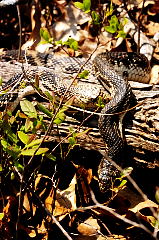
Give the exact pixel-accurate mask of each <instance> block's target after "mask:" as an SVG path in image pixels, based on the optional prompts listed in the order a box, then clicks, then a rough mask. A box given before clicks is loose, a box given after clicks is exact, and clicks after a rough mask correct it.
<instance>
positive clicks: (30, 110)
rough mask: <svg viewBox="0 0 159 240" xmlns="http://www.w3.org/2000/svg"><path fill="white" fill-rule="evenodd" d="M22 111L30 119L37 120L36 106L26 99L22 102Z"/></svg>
mask: <svg viewBox="0 0 159 240" xmlns="http://www.w3.org/2000/svg"><path fill="white" fill-rule="evenodd" d="M20 106H21V109H22V111H23V112H24V113H25V114H26V115H27V116H29V117H30V118H37V112H36V109H35V107H34V105H33V104H32V103H31V102H29V101H28V100H26V99H24V100H22V101H20Z"/></svg>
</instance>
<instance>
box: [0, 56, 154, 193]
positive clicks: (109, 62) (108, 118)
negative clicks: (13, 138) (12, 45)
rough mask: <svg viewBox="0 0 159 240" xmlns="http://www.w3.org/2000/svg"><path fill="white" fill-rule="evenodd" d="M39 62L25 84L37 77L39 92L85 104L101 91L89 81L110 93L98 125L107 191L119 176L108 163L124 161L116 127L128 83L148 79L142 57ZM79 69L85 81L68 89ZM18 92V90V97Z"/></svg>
mask: <svg viewBox="0 0 159 240" xmlns="http://www.w3.org/2000/svg"><path fill="white" fill-rule="evenodd" d="M11 55H12V54H11ZM40 58H41V59H42V61H40V63H42V64H41V65H42V66H40V67H38V68H35V67H34V68H33V69H31V70H29V73H27V76H28V77H27V79H26V82H27V84H29V83H28V80H32V79H34V78H35V77H36V74H38V77H39V81H40V84H41V86H40V88H44V89H46V90H53V91H55V92H56V93H57V94H59V95H63V94H65V92H67V94H66V97H68V98H69V97H72V96H76V97H77V99H78V100H79V101H80V100H81V101H85V102H86V101H87V100H89V101H91V100H92V99H95V98H96V97H98V96H99V93H100V87H99V86H97V85H96V84H92V83H90V82H91V81H92V79H93V81H94V82H95V81H96V82H97V81H99V82H100V83H102V85H104V86H106V85H109V86H111V87H112V89H113V90H112V99H111V100H110V101H109V103H108V104H106V105H105V107H104V108H103V109H102V111H101V115H100V117H99V122H98V125H99V131H100V134H101V136H102V138H103V141H104V142H105V143H106V145H107V147H108V154H107V157H103V159H102V160H101V163H100V165H99V169H98V175H99V185H100V189H101V191H103V192H105V191H106V190H107V189H109V186H110V183H111V180H112V179H114V177H116V176H117V175H118V174H119V172H118V170H116V168H115V167H114V166H113V164H112V163H111V162H110V161H109V160H110V159H112V160H113V161H114V162H116V163H117V164H119V165H121V164H122V163H123V161H124V160H125V159H124V154H123V153H124V148H125V143H124V140H123V136H122V130H121V129H120V128H119V125H120V120H121V119H122V117H123V115H124V111H125V110H127V109H128V108H129V106H130V102H131V100H132V98H133V94H132V90H131V87H130V85H129V83H128V80H133V81H142V79H143V78H149V73H150V67H149V62H148V60H147V58H146V57H145V56H143V55H140V54H136V53H116V52H110V53H101V54H99V55H97V56H96V57H95V58H94V60H93V61H92V60H89V61H88V62H86V59H84V58H67V57H66V58H58V59H56V58H54V57H53V56H52V55H49V54H48V55H45V56H44V55H43V54H41V55H40ZM38 59H39V57H38ZM38 65H40V64H39V62H38ZM80 68H81V71H83V70H84V69H88V70H89V77H88V79H87V80H86V81H85V82H82V83H79V84H77V85H76V84H73V85H70V80H71V79H72V78H73V77H74V75H77V73H78V72H79V70H80ZM20 77H21V78H22V79H24V78H25V76H22V73H21V74H17V75H15V76H14V77H13V78H12V79H10V80H9V81H8V82H7V83H6V84H5V85H4V86H3V89H6V88H8V87H12V88H13V90H14V91H15V89H16V88H17V87H16V83H17V82H18V81H19V82H20V81H21V80H19V79H20ZM17 86H19V83H17ZM68 86H69V88H68ZM18 92H19V90H18V91H17V94H18ZM25 95H27V94H25ZM22 96H23V95H22ZM6 99H7V101H10V99H11V96H10V95H9V93H6V94H4V95H2V96H1V97H0V100H1V104H2V105H4V102H5V100H6ZM121 112H122V113H121ZM119 113H121V114H119Z"/></svg>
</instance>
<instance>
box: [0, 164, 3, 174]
mask: <svg viewBox="0 0 159 240" xmlns="http://www.w3.org/2000/svg"><path fill="white" fill-rule="evenodd" d="M2 171H3V167H2V164H0V172H2Z"/></svg>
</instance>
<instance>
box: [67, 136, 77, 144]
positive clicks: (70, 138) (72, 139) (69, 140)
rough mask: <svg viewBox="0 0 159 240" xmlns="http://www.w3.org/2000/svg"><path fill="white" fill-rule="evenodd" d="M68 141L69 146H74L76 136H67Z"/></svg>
mask: <svg viewBox="0 0 159 240" xmlns="http://www.w3.org/2000/svg"><path fill="white" fill-rule="evenodd" d="M68 142H69V144H70V145H71V146H74V145H75V144H76V138H75V137H69V138H68Z"/></svg>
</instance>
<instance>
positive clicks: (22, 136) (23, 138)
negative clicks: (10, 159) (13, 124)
mask: <svg viewBox="0 0 159 240" xmlns="http://www.w3.org/2000/svg"><path fill="white" fill-rule="evenodd" d="M18 137H19V139H20V141H21V142H22V143H24V144H27V143H28V142H29V137H28V135H27V134H25V133H24V132H21V131H18Z"/></svg>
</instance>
